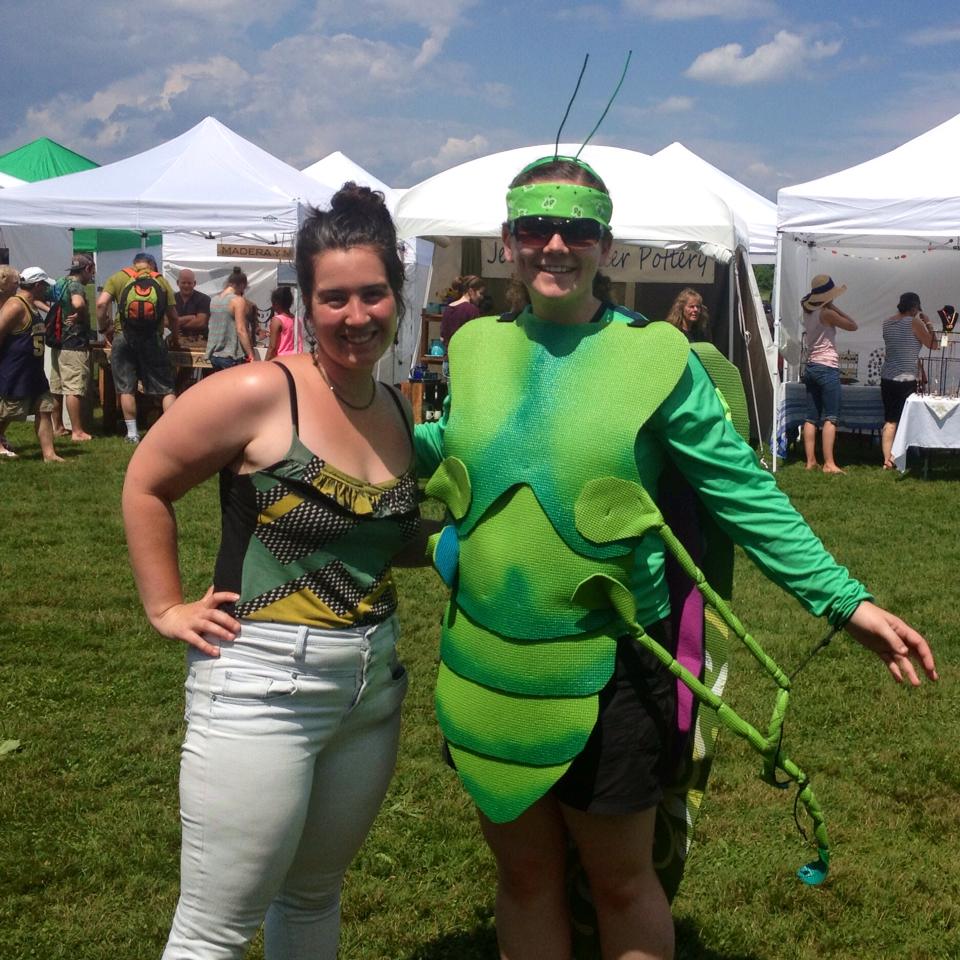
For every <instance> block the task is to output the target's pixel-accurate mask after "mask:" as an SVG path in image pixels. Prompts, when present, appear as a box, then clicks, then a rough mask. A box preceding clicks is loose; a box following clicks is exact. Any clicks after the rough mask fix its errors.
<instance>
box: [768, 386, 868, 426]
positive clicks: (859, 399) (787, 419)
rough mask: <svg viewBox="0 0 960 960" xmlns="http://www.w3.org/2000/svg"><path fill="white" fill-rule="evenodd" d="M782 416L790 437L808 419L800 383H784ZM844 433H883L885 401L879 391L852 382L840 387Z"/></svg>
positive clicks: (841, 422) (841, 418)
mask: <svg viewBox="0 0 960 960" xmlns="http://www.w3.org/2000/svg"><path fill="white" fill-rule="evenodd" d="M783 386H784V390H783V396H784V399H783V406H784V410H783V417H782V418H781V422H782V423H784V424H785V425H786V430H787V433H788V435H789V434H790V433H792V432H793V431H794V430H796V429H797V427H799V426H801V425H802V424H803V421H804V420H805V419H806V417H807V388H806V386H804V384H803V383H801V382H799V381H792V382H790V383H785V384H784V385H783ZM837 426H838V427H839V428H840V429H841V430H880V429H882V427H883V400H882V399H881V398H880V388H879V387H872V386H867V385H866V384H859V383H850V384H846V383H845V384H842V385H841V387H840V422H839V423H838V424H837Z"/></svg>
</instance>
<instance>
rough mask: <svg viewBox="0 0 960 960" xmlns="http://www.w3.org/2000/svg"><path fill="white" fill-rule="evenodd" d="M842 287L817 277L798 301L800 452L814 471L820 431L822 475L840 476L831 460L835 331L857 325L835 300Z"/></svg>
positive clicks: (835, 416) (836, 388) (836, 386)
mask: <svg viewBox="0 0 960 960" xmlns="http://www.w3.org/2000/svg"><path fill="white" fill-rule="evenodd" d="M846 289H847V287H846V285H845V284H842V285H840V286H837V284H835V283H834V282H833V278H832V277H829V276H827V274H825V273H821V274H818V275H817V276H815V277H814V278H813V281H812V282H811V284H810V292H809V293H808V294H807V295H806V296H804V297H802V298H801V299H800V305H801V306H802V307H803V335H804V343H805V354H806V368H805V371H804V375H803V382H804V384H805V385H806V388H807V415H806V418H805V420H804V423H803V452H804V455H805V456H806V461H807V469H808V470H816V469H818V468H819V466H820V465H819V464H818V463H817V430H818V429H819V430H820V431H821V443H822V447H823V472H824V473H843V471H842V470H841V469H840V468H839V467H838V466H837V462H836V459H835V458H834V447H835V446H836V439H837V423H838V422H839V420H840V355H839V354H838V353H837V346H836V338H837V330H856V329H857V323H856V321H855V320H854V319H853V318H852V317H850V316H849V315H848V314H846V313H844V312H843V310H841V309H840V308H839V307H838V306H837V304H836V302H835V301H836V299H837V297H839V296H840V295H841V294H843V293H845V292H846Z"/></svg>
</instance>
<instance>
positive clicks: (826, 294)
mask: <svg viewBox="0 0 960 960" xmlns="http://www.w3.org/2000/svg"><path fill="white" fill-rule="evenodd" d="M846 289H847V285H846V284H845V283H842V284H840V286H839V287H838V286H837V285H836V284H835V283H834V282H833V277H830V276H827V274H825V273H818V274H817V275H816V276H815V277H814V278H813V281H812V282H811V284H810V292H809V293H808V294H807V295H806V296H805V297H803V298H802V299H801V301H800V303H801V304H803V308H804V309H805V310H816V308H817V307H822V306H823V305H824V304H825V303H829V302H830V301H831V300H835V299H836V298H837V297H839V296H840V294H841V293H845V292H846Z"/></svg>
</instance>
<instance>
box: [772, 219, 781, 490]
mask: <svg viewBox="0 0 960 960" xmlns="http://www.w3.org/2000/svg"><path fill="white" fill-rule="evenodd" d="M782 252H783V234H782V233H780V231H779V230H778V231H777V259H776V261H775V263H776V266H775V268H774V271H773V345H774V346H775V347H776V348H777V353H778V354H779V352H780V264H781V263H782V262H783V260H782V259H781V254H782ZM777 366H778V367H779V364H777ZM782 391H783V383H782V382H781V380H780V377H777V379H776V382H775V383H774V391H773V443H772V444H771V448H772V450H771V452H772V462H773V472H774V473H776V472H777V446H778V445H779V442H780V422H779V412H780V399H781V393H782Z"/></svg>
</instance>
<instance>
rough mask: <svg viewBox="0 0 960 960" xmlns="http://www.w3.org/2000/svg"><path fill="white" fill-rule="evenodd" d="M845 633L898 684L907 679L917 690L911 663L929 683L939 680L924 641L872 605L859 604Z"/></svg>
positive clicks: (928, 648) (866, 603)
mask: <svg viewBox="0 0 960 960" xmlns="http://www.w3.org/2000/svg"><path fill="white" fill-rule="evenodd" d="M845 629H846V631H847V633H849V634H850V636H851V637H853V639H854V640H856V641H857V642H858V643H860V644H862V645H863V646H865V647H866V648H867V649H868V650H872V651H873V652H874V653H875V654H876V655H877V656H878V657H879V658H880V659H881V660H883V662H884V663H886V665H887V669H888V670H889V671H890V673H891V675H892V676H893V679H894V680H896V681H897V683H902V682H903V679H904V677H906V678H907V679H908V680H909V681H910V683H911V684H913V686H915V687H918V686H920V678H919V677H918V676H917V672H916V670H915V669H914V664H913V661H916V662H917V663H919V664H920V666H922V667H923V672H924V673H925V674H926V675H927V676H928V677H929V678H930V679H931V680H938V679H939V677H938V676H937V668H936V664H935V663H934V660H933V653H932V652H931V650H930V646H929V645H928V643H927V641H926V640H924V639H923V637H922V636H920V634H919V633H917V631H916V630H914V629H913V627H911V626H910V625H909V624H907V623H905V622H904V621H903V620H901V619H900V618H899V617H897V616H895V615H894V614H892V613H890V612H889V611H887V610H884V609H883V608H882V607H878V606H877V605H876V604H875V603H870V601H869V600H864V601H863V602H862V603H860V605H859V606H858V607H857V609H856V610H854V612H853V616H852V617H851V618H850V619H849V620H848V621H847V623H846V626H845Z"/></svg>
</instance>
